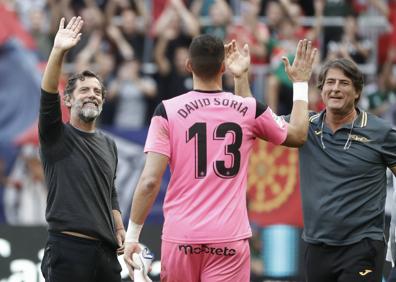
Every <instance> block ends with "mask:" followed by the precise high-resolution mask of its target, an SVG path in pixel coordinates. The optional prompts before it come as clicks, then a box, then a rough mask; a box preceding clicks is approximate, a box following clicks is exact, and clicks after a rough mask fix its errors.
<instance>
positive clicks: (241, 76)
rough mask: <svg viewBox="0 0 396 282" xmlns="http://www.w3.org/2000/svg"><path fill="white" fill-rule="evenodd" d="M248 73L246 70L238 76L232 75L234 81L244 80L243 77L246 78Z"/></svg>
mask: <svg viewBox="0 0 396 282" xmlns="http://www.w3.org/2000/svg"><path fill="white" fill-rule="evenodd" d="M248 74H249V72H248V71H247V70H246V71H244V72H243V73H241V74H240V75H235V74H234V79H241V78H244V77H245V76H248Z"/></svg>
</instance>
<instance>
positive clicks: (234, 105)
mask: <svg viewBox="0 0 396 282" xmlns="http://www.w3.org/2000/svg"><path fill="white" fill-rule="evenodd" d="M208 106H223V107H229V108H231V109H234V110H236V111H238V112H239V113H240V114H242V115H243V116H245V114H246V112H247V110H248V107H247V106H246V105H244V104H243V103H242V102H240V101H236V100H233V99H226V98H219V97H214V98H203V99H196V100H194V101H190V102H189V103H186V104H184V106H182V107H181V108H179V109H178V110H177V113H178V114H179V116H181V117H182V118H187V117H188V116H189V115H190V114H191V113H192V112H194V111H196V110H199V109H202V108H205V107H208Z"/></svg>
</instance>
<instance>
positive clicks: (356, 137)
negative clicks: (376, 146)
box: [350, 134, 371, 143]
mask: <svg viewBox="0 0 396 282" xmlns="http://www.w3.org/2000/svg"><path fill="white" fill-rule="evenodd" d="M350 138H351V140H353V141H357V142H362V143H368V142H371V140H370V139H367V138H366V137H364V136H360V135H356V134H351V135H350Z"/></svg>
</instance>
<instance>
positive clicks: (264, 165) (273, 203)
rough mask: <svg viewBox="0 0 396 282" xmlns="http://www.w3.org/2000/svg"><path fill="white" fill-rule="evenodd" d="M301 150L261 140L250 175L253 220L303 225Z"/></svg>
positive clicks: (249, 194)
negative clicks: (299, 157)
mask: <svg viewBox="0 0 396 282" xmlns="http://www.w3.org/2000/svg"><path fill="white" fill-rule="evenodd" d="M299 183H300V180H299V172H298V149H295V148H286V147H283V146H276V145H273V144H271V143H267V142H264V141H261V140H258V141H257V142H256V143H255V145H254V147H253V151H252V156H251V158H250V165H249V175H248V195H247V197H248V209H249V217H250V220H251V222H252V223H255V224H257V225H259V226H261V227H264V226H267V225H273V224H287V225H294V226H298V227H302V226H303V220H302V209H301V196H300V189H299V188H300V185H299Z"/></svg>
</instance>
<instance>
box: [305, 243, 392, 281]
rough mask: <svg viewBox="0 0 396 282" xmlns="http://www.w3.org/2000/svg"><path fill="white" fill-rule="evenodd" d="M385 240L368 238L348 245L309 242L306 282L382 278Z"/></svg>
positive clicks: (376, 279)
mask: <svg viewBox="0 0 396 282" xmlns="http://www.w3.org/2000/svg"><path fill="white" fill-rule="evenodd" d="M384 260H385V242H384V241H377V240H372V239H368V238H365V239H363V240H361V241H359V242H358V243H355V244H352V245H347V246H330V245H326V244H307V247H306V250H305V275H306V281H307V282H319V281H320V282H355V281H356V282H360V281H366V282H367V281H370V282H381V281H382V271H383V267H384Z"/></svg>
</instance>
